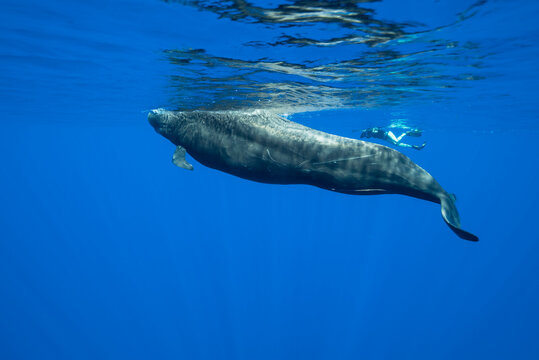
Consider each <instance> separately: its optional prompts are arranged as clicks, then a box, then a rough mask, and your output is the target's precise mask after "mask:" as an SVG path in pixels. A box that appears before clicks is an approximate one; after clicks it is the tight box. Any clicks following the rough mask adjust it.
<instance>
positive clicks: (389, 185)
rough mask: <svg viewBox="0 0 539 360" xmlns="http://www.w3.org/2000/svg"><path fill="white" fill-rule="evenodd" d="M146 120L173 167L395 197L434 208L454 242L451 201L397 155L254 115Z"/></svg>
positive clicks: (154, 115)
mask: <svg viewBox="0 0 539 360" xmlns="http://www.w3.org/2000/svg"><path fill="white" fill-rule="evenodd" d="M148 120H149V122H150V124H151V125H152V126H153V127H154V128H155V130H156V131H157V132H158V133H159V134H161V135H163V136H164V137H166V138H167V139H169V140H170V141H171V142H172V143H173V144H174V145H176V146H177V148H176V151H175V153H174V155H173V162H174V164H176V165H177V166H179V167H182V168H185V169H188V170H192V169H193V166H192V165H191V164H189V163H188V162H187V161H186V159H185V153H186V152H188V153H189V154H190V155H191V156H192V157H193V158H195V159H196V160H197V161H199V162H200V163H201V164H203V165H206V166H208V167H210V168H214V169H217V170H221V171H224V172H227V173H229V174H232V175H236V176H239V177H241V178H244V179H249V180H253V181H258V182H263V183H271V184H308V185H314V186H317V187H320V188H323V189H327V190H331V191H336V192H340V193H345V194H353V195H374V194H403V195H408V196H413V197H416V198H419V199H423V200H428V201H432V202H435V203H438V204H441V207H442V217H443V219H444V220H445V222H446V223H447V225H449V227H450V228H451V230H453V231H454V232H455V233H456V234H457V235H458V236H459V237H461V238H462V239H466V240H471V241H477V240H478V238H477V236H475V235H473V234H471V233H469V232H467V231H464V230H462V229H461V228H460V220H459V214H458V212H457V208H456V207H455V196H454V195H452V194H449V193H448V192H446V191H445V190H444V189H443V188H442V187H441V186H440V184H438V182H437V181H436V180H435V179H434V178H433V177H432V176H431V175H430V174H429V173H428V172H426V171H425V170H423V169H422V168H421V167H419V166H418V165H416V164H415V163H414V162H413V161H412V160H410V159H409V158H408V157H407V156H405V155H403V154H401V153H400V152H398V151H396V150H393V149H391V148H388V147H386V146H383V145H378V144H374V143H370V142H366V141H361V140H356V139H350V138H345V137H341V136H337V135H332V134H328V133H325V132H322V131H318V130H314V129H311V128H308V127H306V126H303V125H300V124H298V123H295V122H292V121H289V120H287V119H285V118H283V117H281V116H279V115H277V114H274V113H271V112H266V111H261V110H255V111H250V112H249V111H166V110H163V109H156V110H152V111H151V112H150V113H149V114H148Z"/></svg>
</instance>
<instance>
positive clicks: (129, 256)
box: [0, 0, 539, 360]
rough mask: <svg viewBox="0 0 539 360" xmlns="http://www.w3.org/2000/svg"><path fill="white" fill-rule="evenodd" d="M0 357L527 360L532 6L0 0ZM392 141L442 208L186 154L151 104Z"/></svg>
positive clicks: (538, 10) (537, 309) (534, 78)
mask: <svg viewBox="0 0 539 360" xmlns="http://www.w3.org/2000/svg"><path fill="white" fill-rule="evenodd" d="M0 5H1V7H0V8H1V11H0V30H1V31H0V68H1V73H0V111H1V113H2V117H1V125H2V126H1V131H0V153H1V159H2V164H1V166H0V189H1V190H0V204H1V206H0V358H1V359H121V358H125V359H249V360H250V359H538V358H539V280H538V274H539V261H538V254H539V235H538V232H537V215H538V212H537V201H538V200H539V190H538V188H537V187H538V180H537V178H538V176H539V161H538V160H537V156H538V155H539V151H538V150H537V137H538V136H539V131H538V130H539V122H538V120H539V119H538V114H539V106H538V105H537V104H538V103H537V88H538V85H539V81H538V80H539V76H538V66H537V65H538V60H537V58H538V55H539V45H537V43H538V40H539V26H538V25H537V24H538V23H537V18H538V15H539V3H537V2H536V1H532V0H530V1H479V2H476V1H464V0H459V1H455V0H451V1H449V0H439V1H427V0H422V1H413V2H412V1H379V2H370V1H351V0H350V1H326V2H324V1H307V0H298V1H265V2H262V1H248V2H245V1H210V0H208V1H194V0H193V1H168V2H166V1H158V0H132V1H115V2H108V1H103V0H95V1H93V0H90V1H84V2H73V1H65V0H58V1H51V2H43V1H25V0H22V1H21V0H18V1H11V0H2V1H0ZM157 107H164V108H167V109H172V110H173V109H179V110H186V109H240V110H241V109H246V108H248V109H253V108H260V109H267V110H271V111H275V112H277V113H279V114H283V115H285V116H288V118H289V119H291V120H293V121H297V122H300V123H303V124H305V125H308V126H310V127H314V128H316V129H321V130H325V131H328V132H332V133H336V134H339V135H343V136H349V137H358V136H359V134H360V133H359V130H361V129H364V128H366V127H371V126H388V125H390V124H400V125H402V126H414V127H420V128H422V129H423V130H424V134H423V137H422V138H421V139H411V140H410V142H417V141H419V142H421V141H422V140H426V141H427V146H426V148H425V149H423V150H422V151H415V150H412V149H402V152H404V153H405V154H406V155H408V156H410V157H411V158H412V159H413V160H414V161H415V162H417V163H418V164H419V165H420V166H422V167H423V168H425V169H426V170H427V171H429V172H430V173H431V174H432V175H433V176H435V177H436V179H437V180H438V181H439V182H440V183H441V184H442V185H443V186H444V188H445V189H447V190H448V191H450V192H454V193H456V194H457V196H458V201H457V206H458V209H459V212H460V215H461V220H462V225H463V227H464V228H465V229H466V230H469V231H472V232H474V233H476V234H477V235H478V236H479V237H480V239H481V240H480V241H479V242H478V243H471V242H467V241H464V240H461V239H459V238H458V237H456V236H455V235H454V234H453V233H452V232H451V231H450V229H449V228H448V227H447V226H446V225H445V224H444V222H443V221H442V219H441V217H440V210H439V205H436V204H433V203H429V202H425V201H421V200H417V199H413V198H410V197H404V196H399V195H386V196H348V195H342V194H336V193H331V192H328V191H324V190H321V189H318V188H314V187H309V186H279V185H266V184H259V183H254V182H249V181H247V180H243V179H239V178H236V177H233V176H230V175H227V174H224V173H221V172H218V171H215V170H212V169H209V168H206V167H204V166H203V165H201V164H199V163H197V162H196V161H194V160H193V159H191V158H189V161H190V162H192V163H193V165H194V166H195V171H193V172H188V171H185V170H183V169H179V168H177V167H175V166H173V165H172V164H171V161H170V159H171V156H172V153H173V151H174V146H173V145H172V144H171V143H169V142H168V141H167V140H166V139H164V138H163V137H161V136H159V135H157V134H156V133H155V132H154V130H153V129H152V128H151V126H150V125H149V124H148V122H147V120H146V114H147V112H148V110H149V109H153V108H157Z"/></svg>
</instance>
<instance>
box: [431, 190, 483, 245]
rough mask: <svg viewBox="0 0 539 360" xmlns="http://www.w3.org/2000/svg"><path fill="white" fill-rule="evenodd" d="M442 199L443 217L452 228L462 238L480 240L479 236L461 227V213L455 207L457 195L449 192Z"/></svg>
mask: <svg viewBox="0 0 539 360" xmlns="http://www.w3.org/2000/svg"><path fill="white" fill-rule="evenodd" d="M440 200H441V205H442V217H443V218H444V221H445V222H446V224H447V225H449V227H450V228H451V230H453V232H454V233H455V234H457V235H458V237H460V238H461V239H464V240H470V241H478V240H479V238H478V237H477V236H475V235H474V234H472V233H469V232H467V231H465V230H462V229H461V228H460V218H459V213H458V211H457V208H456V207H455V200H456V197H455V195H453V194H447V196H442V197H441V199H440Z"/></svg>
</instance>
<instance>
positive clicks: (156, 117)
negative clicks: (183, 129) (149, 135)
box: [148, 109, 171, 135]
mask: <svg viewBox="0 0 539 360" xmlns="http://www.w3.org/2000/svg"><path fill="white" fill-rule="evenodd" d="M148 121H149V122H150V125H152V126H153V128H154V129H155V131H157V132H158V133H159V134H162V135H165V134H166V133H167V129H168V128H169V127H170V123H171V119H170V111H166V110H165V109H154V110H151V111H150V112H149V113H148Z"/></svg>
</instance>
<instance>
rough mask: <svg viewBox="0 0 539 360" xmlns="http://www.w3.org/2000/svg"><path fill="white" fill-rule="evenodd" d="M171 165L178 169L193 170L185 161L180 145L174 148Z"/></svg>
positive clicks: (182, 148) (183, 151) (183, 150)
mask: <svg viewBox="0 0 539 360" xmlns="http://www.w3.org/2000/svg"><path fill="white" fill-rule="evenodd" d="M172 163H173V164H174V165H176V166H178V167H181V168H184V169H187V170H193V165H191V164H189V163H188V162H187V160H185V148H184V147H182V146H180V145H178V146H177V147H176V151H174V155H172Z"/></svg>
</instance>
